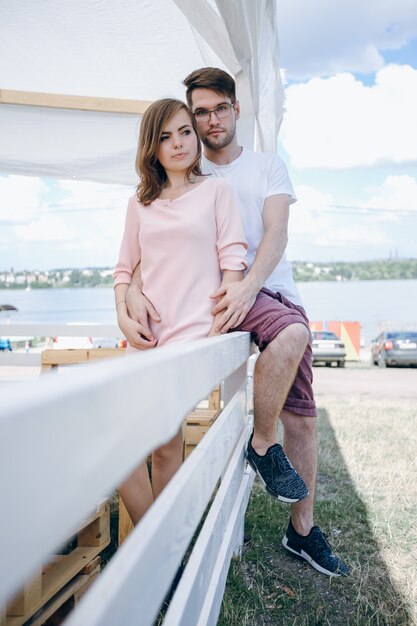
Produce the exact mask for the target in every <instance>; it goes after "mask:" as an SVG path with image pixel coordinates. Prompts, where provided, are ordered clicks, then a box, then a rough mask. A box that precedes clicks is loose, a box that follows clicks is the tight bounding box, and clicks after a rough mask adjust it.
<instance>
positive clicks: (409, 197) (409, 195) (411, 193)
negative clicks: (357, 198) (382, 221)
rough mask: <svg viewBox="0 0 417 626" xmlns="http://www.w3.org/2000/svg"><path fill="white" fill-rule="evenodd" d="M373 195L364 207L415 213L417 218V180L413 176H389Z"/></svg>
mask: <svg viewBox="0 0 417 626" xmlns="http://www.w3.org/2000/svg"><path fill="white" fill-rule="evenodd" d="M372 191H373V195H372V196H371V197H370V198H369V199H368V200H367V201H366V202H365V203H364V205H363V206H364V207H371V208H377V209H387V210H388V211H391V212H392V213H393V214H395V213H396V212H398V211H400V212H401V211H411V212H415V214H416V216H417V180H416V179H415V178H413V177H412V176H405V175H402V176H388V177H387V178H386V179H385V181H384V183H383V184H382V186H381V187H380V188H379V189H377V190H372Z"/></svg>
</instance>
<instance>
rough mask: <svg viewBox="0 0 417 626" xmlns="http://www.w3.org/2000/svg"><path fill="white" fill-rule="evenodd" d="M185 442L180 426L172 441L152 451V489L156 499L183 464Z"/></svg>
mask: <svg viewBox="0 0 417 626" xmlns="http://www.w3.org/2000/svg"><path fill="white" fill-rule="evenodd" d="M183 442H184V440H183V433H182V428H180V430H179V431H178V433H177V434H176V435H175V437H173V439H171V441H169V442H168V443H167V444H165V445H164V446H161V447H160V448H158V449H157V450H155V451H154V452H153V453H152V491H153V496H154V499H155V500H156V498H157V497H158V496H159V494H160V493H161V491H162V490H163V489H164V488H165V487H166V486H167V484H168V483H169V481H170V480H171V478H172V477H173V476H174V474H175V473H176V472H177V471H178V470H179V468H180V467H181V465H182V457H183Z"/></svg>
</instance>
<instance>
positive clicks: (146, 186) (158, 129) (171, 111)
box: [135, 98, 202, 205]
mask: <svg viewBox="0 0 417 626" xmlns="http://www.w3.org/2000/svg"><path fill="white" fill-rule="evenodd" d="M181 109H184V111H186V112H187V113H188V115H189V117H190V124H191V125H192V127H193V129H194V132H195V134H196V141H197V156H196V158H195V160H194V161H193V163H192V164H191V165H190V167H189V168H188V169H187V172H186V179H187V180H188V181H190V182H191V176H192V175H195V176H201V175H202V173H201V165H200V159H201V144H200V140H199V139H198V134H197V128H196V124H195V121H194V116H193V115H192V114H191V111H190V109H189V108H188V107H187V105H186V104H185V103H184V102H181V101H180V100H173V99H172V98H164V99H163V100H157V101H156V102H154V103H153V104H151V106H150V107H149V109H147V110H146V112H145V114H144V116H143V118H142V123H141V125H140V135H139V143H138V150H137V153H136V163H135V166H136V172H137V173H138V175H139V177H140V182H139V184H138V186H137V188H136V195H137V198H138V200H139V202H141V203H142V204H145V205H147V204H150V203H151V202H153V201H154V200H155V199H156V198H158V197H159V195H160V194H161V191H162V189H163V187H164V186H165V183H166V181H167V175H166V172H165V170H164V168H163V167H162V165H161V164H160V162H159V161H158V152H159V148H160V145H161V135H162V133H163V130H164V128H165V126H166V124H167V122H168V121H169V120H170V119H171V117H172V116H173V115H175V114H176V113H178V111H181Z"/></svg>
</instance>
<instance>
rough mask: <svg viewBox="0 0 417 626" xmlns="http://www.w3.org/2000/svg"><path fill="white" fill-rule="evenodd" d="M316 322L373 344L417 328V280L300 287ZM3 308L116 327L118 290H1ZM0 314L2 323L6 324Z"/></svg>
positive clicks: (22, 318)
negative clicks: (339, 324) (350, 324)
mask: <svg viewBox="0 0 417 626" xmlns="http://www.w3.org/2000/svg"><path fill="white" fill-rule="evenodd" d="M298 288H299V290H300V293H301V297H302V299H303V302H304V306H305V308H306V310H307V313H308V315H309V318H310V320H312V321H321V320H322V321H330V320H345V321H358V322H360V323H361V327H362V340H363V341H364V342H365V343H366V344H369V343H370V341H371V339H372V338H373V337H375V336H376V335H377V334H378V333H379V332H380V330H382V329H383V328H384V327H389V328H393V327H396V328H400V327H403V328H411V327H414V329H416V328H417V280H385V281H379V280H375V281H357V282H340V283H338V282H314V283H298ZM0 304H12V305H14V306H15V307H17V309H18V312H14V313H11V314H10V321H12V322H17V323H19V322H21V323H27V322H29V323H31V322H34V323H35V322H36V323H48V322H49V323H62V324H64V323H70V322H71V323H74V322H78V323H80V322H81V323H88V322H90V323H102V324H115V323H116V315H115V311H114V299H113V289H111V288H102V289H33V290H31V291H23V290H22V291H21V290H7V289H6V290H0ZM6 317H7V316H6V314H5V313H1V314H0V321H1V322H4V321H5V320H6Z"/></svg>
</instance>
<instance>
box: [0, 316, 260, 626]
mask: <svg viewBox="0 0 417 626" xmlns="http://www.w3.org/2000/svg"><path fill="white" fill-rule="evenodd" d="M48 328H49V327H48ZM78 331H79V329H78ZM77 334H81V333H80V332H78V333H77ZM249 351H250V341H249V335H248V334H245V333H236V334H234V335H229V336H226V337H219V338H211V339H204V340H201V341H197V342H194V343H191V344H187V345H182V346H177V347H175V346H171V347H166V348H164V349H161V350H156V351H150V352H147V353H144V354H138V355H134V356H132V357H130V358H126V359H115V360H111V361H107V362H101V363H97V364H94V365H90V366H89V367H88V368H86V369H83V370H82V371H81V370H75V371H73V372H71V373H70V374H68V375H67V376H65V377H57V378H56V377H49V376H44V377H42V378H41V379H39V380H36V381H30V382H26V383H24V384H23V383H16V384H15V385H13V387H10V388H9V389H8V390H7V393H8V394H9V396H8V397H7V395H6V394H4V395H6V397H4V395H3V397H2V401H1V404H0V502H1V503H2V505H3V511H4V512H3V514H2V515H1V517H0V554H1V559H0V606H1V605H2V604H4V602H5V601H6V599H7V598H9V597H10V596H11V595H12V594H13V593H14V592H15V591H16V590H17V589H18V587H19V586H20V585H21V584H22V583H23V582H24V581H25V580H26V579H27V578H28V577H29V576H30V575H31V573H32V572H33V571H34V570H35V569H36V568H37V567H38V566H39V565H40V564H41V563H42V561H44V560H45V559H46V558H47V557H48V555H49V554H50V553H51V551H52V550H53V549H54V548H56V547H57V546H58V545H59V544H60V543H61V542H62V541H63V540H65V539H66V538H67V537H68V536H69V535H70V534H71V533H72V532H73V531H74V530H75V529H76V527H77V523H79V521H80V520H81V519H82V518H83V517H85V516H86V514H87V513H88V512H89V511H90V510H91V509H93V508H94V506H95V505H96V504H97V502H98V501H100V500H101V499H102V497H103V496H105V495H108V494H110V493H111V492H112V490H113V489H114V488H115V487H116V486H117V485H118V484H120V483H121V482H122V481H123V479H124V478H126V476H128V475H129V473H130V472H131V471H132V470H133V469H134V468H135V467H136V466H137V464H138V463H139V462H140V461H142V460H143V459H144V458H146V456H147V454H148V453H149V452H150V451H151V450H152V449H154V448H155V447H158V446H159V445H161V444H163V443H165V442H166V441H168V440H169V439H170V438H172V436H173V435H174V434H175V433H176V432H177V430H178V428H179V427H180V424H181V422H182V420H183V418H184V416H185V415H186V414H187V413H188V412H189V411H190V410H191V409H192V408H193V407H194V406H195V404H196V403H197V402H198V401H199V400H201V399H202V398H204V397H206V396H207V395H208V393H209V392H210V391H211V389H213V387H214V386H215V385H216V384H218V383H219V382H220V381H221V380H225V381H226V382H225V408H224V409H223V412H222V413H221V415H220V416H219V418H218V419H217V420H216V422H215V423H214V424H213V426H212V427H211V429H210V430H209V432H208V433H207V435H206V436H205V437H204V438H203V440H202V441H201V443H200V444H199V445H198V446H197V448H196V449H195V451H194V452H193V453H192V454H191V455H190V456H189V457H188V459H187V460H186V462H185V463H184V464H183V466H182V467H181V469H180V470H179V472H178V473H177V475H176V476H175V478H174V480H173V481H171V483H170V484H169V485H168V487H167V488H166V489H165V490H164V492H163V493H162V494H161V496H160V497H159V498H158V500H157V501H156V503H155V504H154V505H153V507H152V508H151V509H150V511H149V512H148V513H147V515H146V516H145V517H144V518H143V520H142V522H141V523H140V524H139V525H138V526H137V527H136V528H135V530H134V531H133V532H132V533H131V535H130V536H129V537H128V539H127V540H126V541H125V542H124V543H123V545H122V546H121V548H120V549H119V550H118V552H117V553H116V554H115V556H114V557H113V558H112V560H111V562H110V564H109V565H108V566H107V567H106V569H105V570H104V572H103V574H102V576H100V577H99V579H98V581H97V582H96V583H95V584H94V585H93V586H92V588H91V590H89V592H88V593H87V594H86V596H85V598H84V599H83V601H82V602H81V603H80V605H79V607H78V608H77V609H76V610H75V611H74V612H73V613H72V615H71V616H70V618H69V620H68V626H70V625H71V626H95V625H97V626H98V625H100V626H105V625H108V626H114V625H115V624H123V626H129V625H132V626H133V624H135V625H137V624H139V623H140V624H141V626H147V625H149V626H150V625H151V624H152V623H153V621H154V619H155V616H156V615H157V612H158V609H159V606H160V604H161V602H162V600H163V598H164V596H165V594H166V592H167V590H168V589H169V587H170V584H171V581H172V579H173V578H174V575H175V573H176V570H177V568H178V566H179V564H180V562H181V559H182V558H183V555H184V553H185V551H186V550H187V547H188V545H189V543H190V541H191V539H192V538H193V536H194V533H195V531H196V528H197V527H198V525H199V523H200V521H201V518H202V515H203V513H204V511H205V509H206V507H207V504H208V503H209V501H210V499H211V497H212V494H213V491H214V490H215V487H216V484H217V483H218V481H219V480H221V483H220V487H219V489H218V491H217V493H216V496H215V498H214V500H213V502H212V504H211V508H210V510H209V513H208V515H207V517H206V519H205V522H204V524H203V526H202V529H201V530H200V533H199V537H198V539H197V541H196V543H195V546H194V549H193V552H192V554H191V556H190V558H189V561H188V564H187V567H186V570H185V572H184V575H183V577H182V579H181V582H180V585H179V587H178V589H177V592H176V594H175V596H174V598H173V601H172V603H171V605H170V609H169V611H168V613H167V615H166V617H165V621H164V623H165V624H166V625H167V626H174V625H175V626H179V625H182V626H189V625H190V624H198V626H203V625H209V624H210V625H214V624H215V623H216V621H217V616H218V612H219V610H220V603H221V598H222V595H223V591H224V584H225V579H226V575H227V570H228V567H229V563H230V557H231V554H232V553H233V552H234V551H237V550H238V549H239V545H240V544H241V541H242V538H243V515H244V511H245V509H246V505H247V501H248V498H249V493H250V489H251V485H252V481H253V473H252V472H250V471H248V470H247V469H246V464H245V460H244V448H245V444H246V440H247V437H248V422H247V418H246V408H245V405H246V401H245V396H246V362H247V359H248V357H249Z"/></svg>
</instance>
